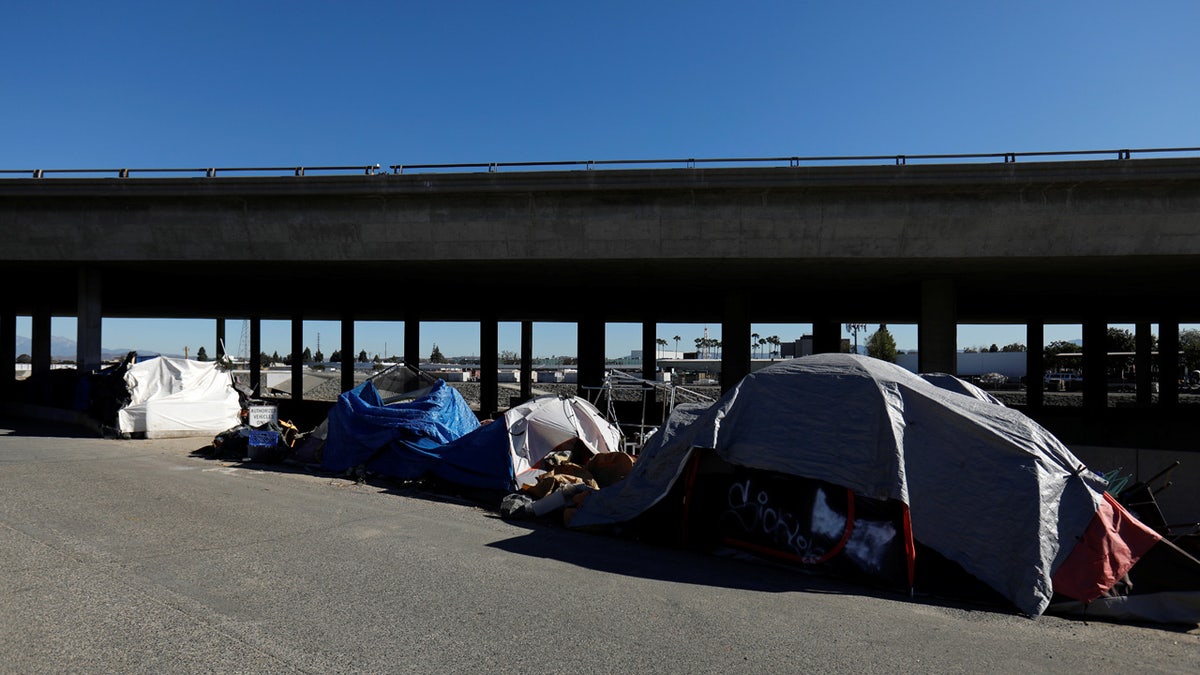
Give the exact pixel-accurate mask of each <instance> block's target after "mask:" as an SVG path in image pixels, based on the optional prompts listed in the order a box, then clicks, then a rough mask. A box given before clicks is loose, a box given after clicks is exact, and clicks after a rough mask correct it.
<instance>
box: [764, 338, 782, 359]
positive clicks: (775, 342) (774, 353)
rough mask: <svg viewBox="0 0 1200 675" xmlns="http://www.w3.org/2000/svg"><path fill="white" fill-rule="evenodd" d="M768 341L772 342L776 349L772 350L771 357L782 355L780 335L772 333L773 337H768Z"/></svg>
mask: <svg viewBox="0 0 1200 675" xmlns="http://www.w3.org/2000/svg"><path fill="white" fill-rule="evenodd" d="M767 342H770V343H771V344H772V345H774V347H775V349H774V350H772V352H771V358H775V357H776V356H782V354H781V353H780V349H779V345H780V342H779V336H778V335H772V336H771V337H769V338H767Z"/></svg>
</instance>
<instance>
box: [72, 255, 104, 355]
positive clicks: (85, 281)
mask: <svg viewBox="0 0 1200 675" xmlns="http://www.w3.org/2000/svg"><path fill="white" fill-rule="evenodd" d="M100 283H101V275H100V270H98V269H96V268H94V267H89V266H84V267H81V268H79V296H78V297H79V299H78V301H77V302H76V305H75V319H76V321H75V336H76V337H75V364H76V365H75V367H76V368H77V369H78V370H79V372H80V373H93V372H96V371H98V370H100V331H101V324H102V322H103V311H102V307H101V304H102V303H101V296H100Z"/></svg>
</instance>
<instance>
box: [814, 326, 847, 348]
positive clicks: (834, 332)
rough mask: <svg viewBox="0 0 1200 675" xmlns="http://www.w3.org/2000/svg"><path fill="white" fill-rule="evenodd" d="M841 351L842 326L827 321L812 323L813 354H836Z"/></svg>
mask: <svg viewBox="0 0 1200 675" xmlns="http://www.w3.org/2000/svg"><path fill="white" fill-rule="evenodd" d="M840 351H842V324H840V323H838V322H837V321H831V320H829V319H817V320H816V321H813V353H814V354H836V353H838V352H840Z"/></svg>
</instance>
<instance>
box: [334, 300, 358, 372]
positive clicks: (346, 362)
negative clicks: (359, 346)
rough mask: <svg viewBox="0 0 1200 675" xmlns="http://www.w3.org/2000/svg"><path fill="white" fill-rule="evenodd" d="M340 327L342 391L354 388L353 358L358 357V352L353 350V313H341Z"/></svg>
mask: <svg viewBox="0 0 1200 675" xmlns="http://www.w3.org/2000/svg"><path fill="white" fill-rule="evenodd" d="M341 327H342V346H341V349H340V350H339V351H341V352H342V363H341V366H342V367H341V371H342V391H350V390H351V389H353V388H354V359H355V358H357V357H358V352H356V351H354V315H352V314H343V315H342V324H341Z"/></svg>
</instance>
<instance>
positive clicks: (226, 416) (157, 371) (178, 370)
mask: <svg viewBox="0 0 1200 675" xmlns="http://www.w3.org/2000/svg"><path fill="white" fill-rule="evenodd" d="M125 385H126V387H127V388H128V390H129V395H130V401H129V403H128V404H126V405H125V406H124V407H123V408H121V409H120V410H118V411H117V430H118V431H120V432H121V433H123V434H133V433H144V434H145V435H146V437H147V438H155V437H158V438H161V437H169V436H201V435H212V434H216V433H220V432H222V431H225V430H226V429H228V428H230V427H232V426H236V425H237V424H238V415H239V413H240V412H241V403H240V399H239V398H238V394H237V390H235V389H234V388H233V382H232V380H231V379H230V377H229V374H228V373H226V372H223V371H221V370H220V369H219V368H218V367H217V364H216V363H213V362H204V361H190V360H186V359H174V358H169V357H165V356H160V357H157V358H153V359H148V360H146V361H142V362H140V363H137V364H134V365H132V366H130V367H129V370H128V371H127V372H126V373H125Z"/></svg>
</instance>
